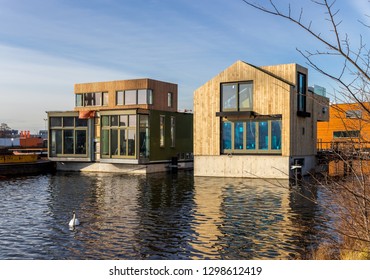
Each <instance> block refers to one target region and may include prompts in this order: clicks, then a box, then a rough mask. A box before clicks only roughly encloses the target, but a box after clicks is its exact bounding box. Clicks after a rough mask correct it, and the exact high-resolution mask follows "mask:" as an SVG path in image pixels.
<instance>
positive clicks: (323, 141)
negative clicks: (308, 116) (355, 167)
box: [317, 102, 370, 150]
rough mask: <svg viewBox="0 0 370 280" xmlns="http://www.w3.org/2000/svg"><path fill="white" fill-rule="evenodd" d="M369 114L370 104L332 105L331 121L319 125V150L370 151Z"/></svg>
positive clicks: (330, 110) (330, 109) (330, 111)
mask: <svg viewBox="0 0 370 280" xmlns="http://www.w3.org/2000/svg"><path fill="white" fill-rule="evenodd" d="M369 112H370V103H369V102H364V103H344V104H332V105H330V108H329V114H330V119H329V120H328V121H326V122H322V123H319V125H318V132H317V138H318V148H319V149H322V150H330V149H339V150H342V149H345V150H348V149H352V150H353V149H357V150H360V149H361V150H364V149H366V150H368V149H370V114H369Z"/></svg>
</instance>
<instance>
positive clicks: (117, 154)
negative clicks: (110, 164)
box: [100, 113, 138, 159]
mask: <svg viewBox="0 0 370 280" xmlns="http://www.w3.org/2000/svg"><path fill="white" fill-rule="evenodd" d="M122 116H127V117H126V122H122V119H121V117H122ZM130 116H132V117H134V119H135V121H134V122H133V123H134V124H135V125H134V126H132V124H130ZM113 117H114V118H117V121H114V122H113V121H112V120H113ZM100 118H101V120H100V122H101V124H102V125H101V128H100V130H101V132H100V133H101V135H104V137H106V138H107V140H106V141H108V143H105V141H103V139H101V141H100V145H101V147H104V148H101V149H100V156H101V158H102V159H135V158H136V156H137V118H138V115H137V114H132V113H126V114H124V113H120V114H104V115H101V116H100ZM103 120H104V121H103ZM131 120H132V119H131ZM113 131H114V133H116V132H117V134H116V135H115V138H113V137H112V136H113V135H112V134H113ZM132 131H133V132H134V134H133V135H134V138H133V140H134V142H133V143H134V145H133V146H132V143H131V144H130V141H129V140H130V139H129V138H128V136H129V133H132ZM122 136H124V137H123V138H122ZM122 139H124V142H123V143H122ZM131 140H132V139H131ZM113 141H114V142H113ZM115 142H116V144H117V148H116V151H112V143H115ZM130 147H131V148H132V147H133V149H131V150H133V151H134V152H133V154H129V148H130ZM106 150H107V151H106ZM122 150H124V151H125V153H124V154H123V153H122ZM103 152H104V153H103ZM106 152H107V153H106Z"/></svg>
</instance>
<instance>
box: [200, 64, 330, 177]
mask: <svg viewBox="0 0 370 280" xmlns="http://www.w3.org/2000/svg"><path fill="white" fill-rule="evenodd" d="M307 85H308V70H307V69H306V68H304V67H302V66H300V65H297V64H285V65H276V66H264V67H257V66H254V65H251V64H249V63H246V62H243V61H237V62H236V63H234V64H233V65H231V66H230V67H228V68H227V69H225V70H224V71H222V72H221V73H220V74H218V75H217V76H215V77H214V78H212V79H211V80H210V81H208V82H207V83H205V84H204V85H203V86H201V87H200V88H198V89H197V90H196V91H195V92H194V174H195V175H196V176H224V177H252V178H253V177H254V178H255V177H263V178H289V176H290V175H292V167H293V168H294V167H296V166H299V168H301V171H302V174H307V173H308V172H309V171H311V170H312V169H313V168H315V165H316V157H315V155H316V140H317V122H319V121H327V120H328V116H329V114H328V106H329V100H328V99H327V98H326V97H324V96H322V95H317V94H315V93H314V92H311V91H309V90H308V86H307Z"/></svg>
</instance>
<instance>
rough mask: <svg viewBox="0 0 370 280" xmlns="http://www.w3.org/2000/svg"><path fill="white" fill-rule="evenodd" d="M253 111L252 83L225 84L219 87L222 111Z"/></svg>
mask: <svg viewBox="0 0 370 280" xmlns="http://www.w3.org/2000/svg"><path fill="white" fill-rule="evenodd" d="M252 109H253V83H252V82H243V83H227V84H222V85H221V110H222V111H250V110H252Z"/></svg>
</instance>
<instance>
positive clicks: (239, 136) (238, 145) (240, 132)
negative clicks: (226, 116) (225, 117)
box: [234, 122, 244, 150]
mask: <svg viewBox="0 0 370 280" xmlns="http://www.w3.org/2000/svg"><path fill="white" fill-rule="evenodd" d="M243 146H244V123H242V122H236V123H235V124H234V149H236V150H242V149H243Z"/></svg>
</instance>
